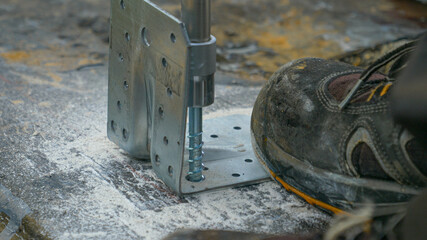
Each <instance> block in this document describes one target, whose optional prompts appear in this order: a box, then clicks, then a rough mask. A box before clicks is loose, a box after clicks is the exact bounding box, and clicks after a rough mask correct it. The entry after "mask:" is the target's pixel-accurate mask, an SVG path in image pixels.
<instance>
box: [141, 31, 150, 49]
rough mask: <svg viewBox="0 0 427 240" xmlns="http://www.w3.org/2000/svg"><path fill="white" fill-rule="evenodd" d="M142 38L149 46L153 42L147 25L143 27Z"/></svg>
mask: <svg viewBox="0 0 427 240" xmlns="http://www.w3.org/2000/svg"><path fill="white" fill-rule="evenodd" d="M141 38H142V42H143V43H144V45H145V46H147V47H149V46H150V44H151V38H150V33H149V32H148V29H147V28H145V27H144V28H142V30H141Z"/></svg>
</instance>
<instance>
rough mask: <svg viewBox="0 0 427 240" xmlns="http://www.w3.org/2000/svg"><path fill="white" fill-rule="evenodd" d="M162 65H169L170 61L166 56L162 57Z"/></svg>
mask: <svg viewBox="0 0 427 240" xmlns="http://www.w3.org/2000/svg"><path fill="white" fill-rule="evenodd" d="M162 65H163V67H167V66H168V62H167V61H166V58H162Z"/></svg>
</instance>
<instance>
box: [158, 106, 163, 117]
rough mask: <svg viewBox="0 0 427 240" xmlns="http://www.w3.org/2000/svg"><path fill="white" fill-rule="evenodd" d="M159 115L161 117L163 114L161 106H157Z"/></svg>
mask: <svg viewBox="0 0 427 240" xmlns="http://www.w3.org/2000/svg"><path fill="white" fill-rule="evenodd" d="M159 115H160V117H163V115H164V110H163V106H160V107H159Z"/></svg>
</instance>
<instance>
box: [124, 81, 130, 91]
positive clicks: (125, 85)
mask: <svg viewBox="0 0 427 240" xmlns="http://www.w3.org/2000/svg"><path fill="white" fill-rule="evenodd" d="M123 87H124V88H125V89H128V88H129V84H128V82H127V81H124V82H123Z"/></svg>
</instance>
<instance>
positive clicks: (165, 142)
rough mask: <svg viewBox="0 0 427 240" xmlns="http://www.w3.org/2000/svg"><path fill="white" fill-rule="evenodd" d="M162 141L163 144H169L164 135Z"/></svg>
mask: <svg viewBox="0 0 427 240" xmlns="http://www.w3.org/2000/svg"><path fill="white" fill-rule="evenodd" d="M163 143H164V144H165V145H168V144H169V140H168V138H167V137H166V136H164V137H163Z"/></svg>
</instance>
